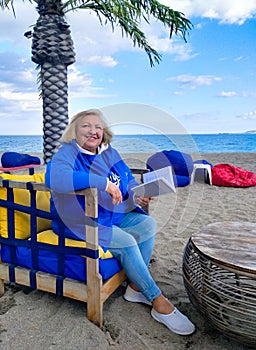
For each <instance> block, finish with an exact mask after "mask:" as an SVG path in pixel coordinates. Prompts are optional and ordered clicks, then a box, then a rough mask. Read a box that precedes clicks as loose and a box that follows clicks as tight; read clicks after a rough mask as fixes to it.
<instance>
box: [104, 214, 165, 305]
mask: <svg viewBox="0 0 256 350" xmlns="http://www.w3.org/2000/svg"><path fill="white" fill-rule="evenodd" d="M155 233H156V222H155V220H154V219H153V218H152V217H151V216H149V215H144V214H140V213H136V212H130V213H126V214H125V215H124V218H123V220H122V222H121V224H120V225H119V226H115V225H114V226H113V232H112V239H111V242H110V246H109V250H110V252H111V253H112V255H113V256H114V257H115V258H117V259H118V260H119V261H120V263H121V265H122V267H123V269H124V271H125V273H126V275H127V276H128V278H129V280H130V281H132V282H133V283H134V284H135V285H136V286H137V287H138V289H139V290H140V291H141V293H142V294H143V295H144V296H145V297H146V299H147V300H148V301H152V300H154V299H155V298H156V297H158V296H159V295H160V294H161V290H160V289H159V287H158V286H157V285H156V283H155V281H154V280H153V278H152V276H151V274H150V272H149V270H148V266H149V262H150V258H151V255H152V252H153V248H154V241H155Z"/></svg>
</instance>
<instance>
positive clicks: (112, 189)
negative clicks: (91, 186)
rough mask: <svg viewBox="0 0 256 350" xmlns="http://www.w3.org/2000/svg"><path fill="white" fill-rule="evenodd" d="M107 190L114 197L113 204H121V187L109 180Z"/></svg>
mask: <svg viewBox="0 0 256 350" xmlns="http://www.w3.org/2000/svg"><path fill="white" fill-rule="evenodd" d="M106 192H107V193H109V194H110V196H111V197H112V203H113V204H119V203H122V201H123V200H122V192H121V191H120V189H119V187H118V186H117V185H115V184H113V182H111V181H109V182H108V186H107V189H106Z"/></svg>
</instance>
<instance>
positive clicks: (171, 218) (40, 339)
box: [0, 153, 256, 350]
mask: <svg viewBox="0 0 256 350" xmlns="http://www.w3.org/2000/svg"><path fill="white" fill-rule="evenodd" d="M123 157H124V159H125V160H126V162H127V163H128V165H129V166H131V167H138V166H140V167H141V166H143V167H145V161H146V159H147V158H148V157H149V154H124V155H123ZM193 158H194V160H196V159H200V158H202V159H206V160H208V161H209V162H211V163H212V164H214V165H215V164H219V163H230V164H233V165H235V166H240V167H242V168H244V169H247V170H250V171H253V172H255V173H256V154H253V153H248V154H247V153H228V154H227V153H223V154H204V155H201V156H199V155H193ZM255 194H256V189H255V187H249V188H230V187H217V186H209V185H208V184H205V183H204V182H203V181H202V179H198V178H197V179H196V181H195V182H194V184H193V185H189V186H187V187H183V188H178V190H177V193H176V194H168V195H165V196H161V197H158V198H156V199H155V200H154V202H153V203H152V205H151V207H150V212H151V215H152V216H153V217H154V218H155V219H156V220H157V223H158V230H157V231H158V232H157V236H156V243H155V250H154V254H153V257H152V258H153V259H152V263H151V266H150V270H151V272H152V275H153V276H154V278H155V280H156V282H157V283H158V285H159V286H160V288H161V289H162V291H163V293H164V294H165V295H166V297H168V298H169V299H170V300H171V301H172V302H173V303H174V304H175V305H176V306H177V307H178V308H179V309H180V310H181V311H182V312H184V313H186V314H187V315H188V316H189V317H190V318H191V320H192V321H193V322H194V323H195V324H196V326H197V331H196V333H194V334H193V335H191V336H185V337H183V336H179V335H176V334H174V333H172V332H171V331H169V330H168V329H167V328H166V327H164V326H163V325H161V324H159V323H157V322H156V321H154V320H153V319H152V318H151V316H150V308H149V307H148V306H146V305H141V304H134V303H129V302H127V301H125V300H124V299H123V298H122V294H123V292H124V288H125V287H124V286H121V287H120V288H119V289H118V290H117V291H116V292H115V293H114V294H113V295H112V296H111V297H110V298H109V299H108V300H107V301H106V302H105V303H104V327H103V329H102V330H101V329H99V328H98V327H96V326H94V325H93V324H92V323H90V322H89V321H88V320H87V318H86V304H84V303H81V302H77V301H74V300H70V299H67V298H61V297H57V296H55V295H51V294H47V293H44V292H39V291H28V290H26V289H25V290H20V289H19V288H15V287H11V286H6V293H5V295H4V296H3V297H1V298H0V349H4V350H9V349H12V350H15V349H23V350H30V349H31V350H32V349H33V350H34V349H42V350H45V349H54V350H55V349H62V350H63V349H72V350H73V349H95V348H96V349H122V350H130V349H135V350H140V349H150V350H152V349H157V350H161V349H168V350H181V349H182V350H183V349H191V350H198V349H202V350H209V349H213V350H223V349H227V350H229V349H232V350H245V349H249V348H248V347H246V346H244V345H242V344H239V343H237V342H235V341H232V340H230V339H229V338H227V337H226V336H224V335H223V334H221V333H220V332H218V331H215V330H214V329H212V327H211V326H210V325H209V324H208V323H207V322H205V320H204V319H203V317H202V316H201V315H200V314H199V313H198V312H197V310H196V309H195V308H194V306H192V305H191V303H190V301H189V299H188V296H187V293H186V290H185V288H184V285H183V279H182V255H183V251H184V247H185V244H186V242H187V241H188V239H189V237H190V235H191V234H192V233H194V232H197V231H198V230H200V229H201V228H202V227H203V226H204V225H207V224H209V223H213V222H217V221H226V220H231V221H250V222H255V221H256V219H255V204H256V199H255Z"/></svg>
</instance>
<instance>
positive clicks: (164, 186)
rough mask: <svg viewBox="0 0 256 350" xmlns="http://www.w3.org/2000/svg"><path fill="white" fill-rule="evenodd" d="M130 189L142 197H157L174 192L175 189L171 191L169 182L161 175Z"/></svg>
mask: <svg viewBox="0 0 256 350" xmlns="http://www.w3.org/2000/svg"><path fill="white" fill-rule="evenodd" d="M132 190H133V191H134V192H135V193H136V194H137V195H139V196H142V197H157V196H160V195H163V194H167V193H170V192H175V190H174V191H173V188H172V186H170V184H169V183H168V182H167V181H166V180H165V179H164V178H162V177H161V178H159V179H155V180H152V181H149V182H145V183H143V184H141V185H138V186H135V187H133V188H132Z"/></svg>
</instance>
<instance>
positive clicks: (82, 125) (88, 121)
mask: <svg viewBox="0 0 256 350" xmlns="http://www.w3.org/2000/svg"><path fill="white" fill-rule="evenodd" d="M103 127H104V125H103V122H102V120H101V119H100V117H98V116H97V115H94V114H89V115H87V116H85V117H83V118H81V119H80V120H79V122H78V123H77V126H76V142H77V143H78V145H79V146H80V147H82V148H84V149H86V150H87V151H90V152H92V153H95V154H96V153H97V149H98V147H99V145H100V144H101V142H102V138H103Z"/></svg>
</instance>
